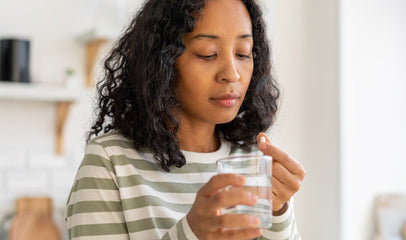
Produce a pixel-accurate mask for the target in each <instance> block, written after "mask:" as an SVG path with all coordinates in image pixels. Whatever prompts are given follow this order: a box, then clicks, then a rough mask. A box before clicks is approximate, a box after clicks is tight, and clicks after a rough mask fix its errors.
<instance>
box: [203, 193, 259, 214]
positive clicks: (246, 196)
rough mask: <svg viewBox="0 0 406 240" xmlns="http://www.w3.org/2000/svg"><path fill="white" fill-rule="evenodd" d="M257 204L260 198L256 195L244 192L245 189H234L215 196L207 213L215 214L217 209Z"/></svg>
mask: <svg viewBox="0 0 406 240" xmlns="http://www.w3.org/2000/svg"><path fill="white" fill-rule="evenodd" d="M257 202H258V197H257V196H256V195H255V194H253V193H251V192H249V191H246V190H244V188H238V187H233V188H228V189H224V190H222V191H218V192H217V193H216V194H214V195H213V197H212V203H211V204H210V206H209V208H208V209H207V211H208V212H215V211H216V209H221V208H229V207H232V206H235V205H249V206H254V205H255V204H257Z"/></svg>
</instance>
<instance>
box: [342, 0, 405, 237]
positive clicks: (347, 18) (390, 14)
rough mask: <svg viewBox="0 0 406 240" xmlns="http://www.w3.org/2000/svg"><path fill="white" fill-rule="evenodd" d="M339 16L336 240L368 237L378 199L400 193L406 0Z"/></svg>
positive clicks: (345, 2)
mask: <svg viewBox="0 0 406 240" xmlns="http://www.w3.org/2000/svg"><path fill="white" fill-rule="evenodd" d="M340 12H341V14H340V23H341V28H340V35H341V36H340V42H341V51H340V55H341V61H340V64H341V71H340V75H341V96H340V97H341V101H340V103H341V106H342V107H341V122H342V138H341V144H342V153H343V154H342V175H341V176H342V183H343V184H342V186H343V188H342V190H343V191H342V194H343V195H342V201H343V219H342V232H343V233H344V235H343V238H342V239H345V240H347V239H348V240H367V239H371V238H372V236H373V233H374V231H375V227H374V217H375V216H374V211H373V207H374V206H373V203H374V202H373V201H374V198H375V197H376V195H377V194H380V193H403V194H405V193H406V174H405V169H406V124H405V123H406V94H405V93H406V44H405V43H406V1H404V0H387V1H379V0H356V1H354V0H342V1H341V6H340Z"/></svg>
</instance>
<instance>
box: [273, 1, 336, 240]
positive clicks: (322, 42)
mask: <svg viewBox="0 0 406 240" xmlns="http://www.w3.org/2000/svg"><path fill="white" fill-rule="evenodd" d="M269 7H270V12H271V18H270V20H271V29H270V34H271V36H272V37H271V38H272V43H273V49H274V62H275V73H276V76H277V79H278V80H279V82H280V84H281V87H282V98H281V100H282V104H281V108H280V113H279V117H278V122H277V123H276V125H275V127H274V130H273V133H274V135H273V140H274V142H275V144H277V145H279V146H280V147H281V148H282V149H284V150H285V151H286V152H288V153H289V154H291V155H292V156H293V157H295V158H296V159H297V160H298V161H300V162H301V163H302V164H303V166H304V167H305V169H306V172H307V176H306V178H305V180H304V182H303V184H302V188H301V189H300V191H299V192H298V193H297V194H296V197H295V200H296V201H295V205H296V217H297V225H298V228H299V231H300V233H301V236H302V238H303V239H313V240H325V239H329V240H330V239H331V240H337V239H339V224H340V218H339V216H340V193H339V192H340V187H339V172H340V169H339V145H338V143H339V139H338V135H339V122H338V94H339V92H338V81H339V77H338V1H337V0H308V1H301V0H289V1H286V0H279V1H271V4H269Z"/></svg>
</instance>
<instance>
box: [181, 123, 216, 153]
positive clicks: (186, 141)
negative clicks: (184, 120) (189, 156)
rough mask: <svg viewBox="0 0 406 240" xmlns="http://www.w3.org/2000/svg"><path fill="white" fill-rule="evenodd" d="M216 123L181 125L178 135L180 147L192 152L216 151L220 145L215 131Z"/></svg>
mask: <svg viewBox="0 0 406 240" xmlns="http://www.w3.org/2000/svg"><path fill="white" fill-rule="evenodd" d="M215 127H216V125H208V126H200V127H196V126H195V127H192V126H188V125H182V124H181V125H180V126H179V131H178V136H179V141H180V148H181V149H182V150H185V151H190V152H202V153H206V152H214V151H216V150H218V149H219V147H220V140H219V138H218V135H217V133H216V132H215Z"/></svg>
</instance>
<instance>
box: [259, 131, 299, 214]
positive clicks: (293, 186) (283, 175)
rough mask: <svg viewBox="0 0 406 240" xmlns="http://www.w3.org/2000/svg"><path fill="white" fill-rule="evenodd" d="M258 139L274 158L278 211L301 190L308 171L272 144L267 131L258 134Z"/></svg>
mask: <svg viewBox="0 0 406 240" xmlns="http://www.w3.org/2000/svg"><path fill="white" fill-rule="evenodd" d="M261 140H264V141H261ZM257 141H258V143H259V144H258V148H259V149H260V150H261V151H262V152H263V153H264V154H265V155H269V156H271V157H272V159H273V161H272V194H273V197H272V199H273V203H272V205H273V209H274V211H278V210H279V209H281V208H282V207H283V205H284V204H285V202H286V201H288V200H289V199H290V198H291V197H292V196H293V194H295V193H296V192H297V191H298V190H299V188H300V185H301V183H302V181H303V179H304V177H305V175H306V172H305V170H304V168H303V167H302V165H301V164H300V163H299V162H297V161H295V160H294V159H293V158H291V157H290V156H289V155H288V154H286V153H285V152H283V151H282V150H280V149H279V148H277V147H275V146H274V145H272V143H271V141H270V140H269V138H268V137H267V136H266V134H265V133H260V134H258V136H257Z"/></svg>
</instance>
